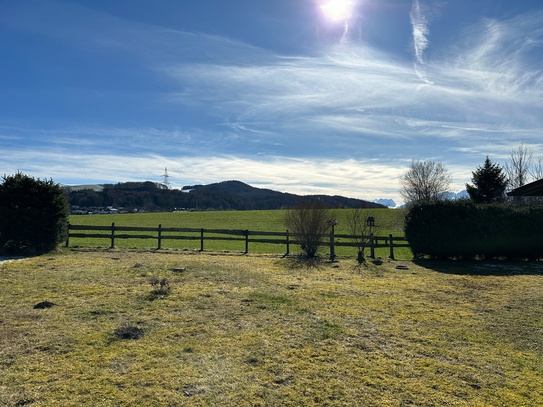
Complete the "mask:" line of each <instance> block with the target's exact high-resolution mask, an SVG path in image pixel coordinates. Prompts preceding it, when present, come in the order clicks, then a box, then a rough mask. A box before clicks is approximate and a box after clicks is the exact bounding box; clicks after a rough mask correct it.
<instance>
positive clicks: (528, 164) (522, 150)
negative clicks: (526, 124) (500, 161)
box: [504, 143, 533, 189]
mask: <svg viewBox="0 0 543 407" xmlns="http://www.w3.org/2000/svg"><path fill="white" fill-rule="evenodd" d="M532 163H533V155H532V152H531V150H530V148H529V147H527V146H525V145H524V144H523V143H521V144H520V146H518V148H516V149H513V150H511V155H510V156H509V161H508V162H507V163H505V167H504V168H505V172H506V173H507V185H508V186H509V188H511V189H515V188H518V187H521V186H523V185H524V184H526V183H527V182H529V180H530V171H531V170H532Z"/></svg>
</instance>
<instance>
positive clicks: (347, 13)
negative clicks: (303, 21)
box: [320, 0, 355, 22]
mask: <svg viewBox="0 0 543 407" xmlns="http://www.w3.org/2000/svg"><path fill="white" fill-rule="evenodd" d="M354 3H355V2H354V0H324V1H323V2H321V4H320V9H321V11H322V13H323V14H324V16H325V17H326V18H328V19H330V20H332V21H336V22H344V21H349V20H350V19H351V17H352V15H353V10H354Z"/></svg>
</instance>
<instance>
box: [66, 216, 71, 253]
mask: <svg viewBox="0 0 543 407" xmlns="http://www.w3.org/2000/svg"><path fill="white" fill-rule="evenodd" d="M69 245H70V222H68V236H66V247H68V246H69Z"/></svg>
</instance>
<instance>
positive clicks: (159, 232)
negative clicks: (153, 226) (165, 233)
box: [158, 224, 162, 250]
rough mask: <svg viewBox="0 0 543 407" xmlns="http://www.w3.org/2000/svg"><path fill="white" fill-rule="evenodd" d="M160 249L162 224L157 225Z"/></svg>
mask: <svg viewBox="0 0 543 407" xmlns="http://www.w3.org/2000/svg"><path fill="white" fill-rule="evenodd" d="M160 249H162V224H159V225H158V250H160Z"/></svg>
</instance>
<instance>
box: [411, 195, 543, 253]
mask: <svg viewBox="0 0 543 407" xmlns="http://www.w3.org/2000/svg"><path fill="white" fill-rule="evenodd" d="M405 237H406V238H407V240H408V241H409V244H410V246H411V250H412V251H413V254H414V255H415V257H420V256H424V255H428V256H430V257H432V258H463V259H472V258H478V257H484V258H486V259H491V258H497V257H500V258H502V257H505V258H519V259H520V258H522V259H525V258H529V259H536V258H540V257H543V208H542V207H522V208H519V207H509V206H504V205H475V204H474V203H472V202H470V201H443V202H435V203H428V204H420V205H414V206H413V207H411V208H410V210H409V212H408V214H407V218H406V223H405Z"/></svg>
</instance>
